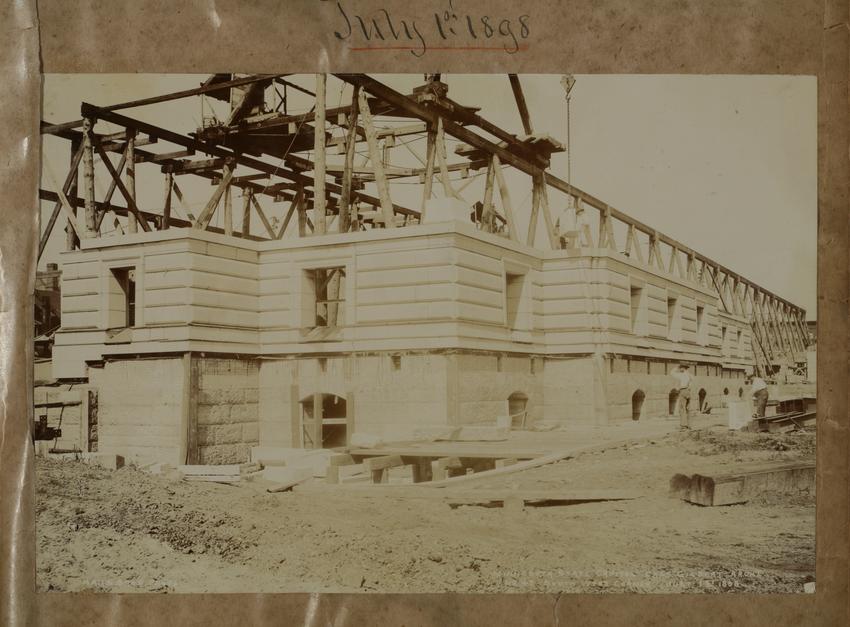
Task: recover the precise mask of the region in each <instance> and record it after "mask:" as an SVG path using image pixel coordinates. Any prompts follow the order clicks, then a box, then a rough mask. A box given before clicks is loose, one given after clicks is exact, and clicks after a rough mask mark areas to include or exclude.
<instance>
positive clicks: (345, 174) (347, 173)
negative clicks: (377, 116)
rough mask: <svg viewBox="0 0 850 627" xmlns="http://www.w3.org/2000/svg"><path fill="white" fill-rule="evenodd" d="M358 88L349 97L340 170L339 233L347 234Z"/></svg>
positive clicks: (349, 215)
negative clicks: (342, 160)
mask: <svg viewBox="0 0 850 627" xmlns="http://www.w3.org/2000/svg"><path fill="white" fill-rule="evenodd" d="M359 93H360V86H359V85H355V86H354V94H353V95H352V96H351V114H350V115H349V117H348V137H347V139H346V143H345V164H344V166H343V170H342V195H341V197H340V201H339V231H340V233H344V232H347V231H348V230H349V229H350V228H351V174H352V170H353V169H354V149H355V148H356V146H357V114H358V112H359V108H360V107H359V105H360V103H359V102H358V95H359Z"/></svg>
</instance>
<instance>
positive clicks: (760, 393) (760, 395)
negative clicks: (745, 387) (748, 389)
mask: <svg viewBox="0 0 850 627" xmlns="http://www.w3.org/2000/svg"><path fill="white" fill-rule="evenodd" d="M751 381H752V393H753V400H754V401H755V403H756V416H757V417H758V418H764V410H765V408H766V407H767V397H768V392H767V382H766V381H765V380H764V379H762V378H761V377H760V376H758V375H754V376H753V377H752V379H751Z"/></svg>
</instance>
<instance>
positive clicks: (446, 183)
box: [435, 117, 463, 200]
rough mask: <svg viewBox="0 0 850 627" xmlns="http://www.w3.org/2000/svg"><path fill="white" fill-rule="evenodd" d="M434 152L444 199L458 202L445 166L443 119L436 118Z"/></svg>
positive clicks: (458, 197)
mask: <svg viewBox="0 0 850 627" xmlns="http://www.w3.org/2000/svg"><path fill="white" fill-rule="evenodd" d="M435 149H436V150H435V152H436V155H437V163H438V164H439V166H440V182H441V183H442V184H443V193H444V194H445V195H446V198H449V197H454V198H457V199H458V200H463V198H461V197H460V196H458V194H457V192H456V191H455V190H454V188H453V187H452V184H451V181H450V180H449V168H448V166H447V164H446V136H445V132H444V131H443V118H442V117H439V118H437V134H436V136H435Z"/></svg>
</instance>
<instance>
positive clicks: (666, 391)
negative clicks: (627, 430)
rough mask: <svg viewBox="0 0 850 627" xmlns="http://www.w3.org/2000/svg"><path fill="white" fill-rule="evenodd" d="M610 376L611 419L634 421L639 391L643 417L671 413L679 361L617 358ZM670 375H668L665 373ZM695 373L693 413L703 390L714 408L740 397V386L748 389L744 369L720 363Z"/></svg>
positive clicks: (697, 368)
mask: <svg viewBox="0 0 850 627" xmlns="http://www.w3.org/2000/svg"><path fill="white" fill-rule="evenodd" d="M609 365H610V369H613V370H614V372H610V370H609V372H608V374H607V376H606V379H607V380H606V393H607V398H608V415H609V421H610V422H622V421H630V420H632V419H633V416H632V397H633V395H634V394H635V392H637V391H638V390H641V391H642V392H643V393H644V401H643V405H642V410H641V415H640V419H641V420H642V419H645V418H657V417H663V416H669V415H670V412H669V409H670V407H669V395H670V392H671V391H672V390H674V389H675V388H676V387H677V382H676V380H675V379H674V378H673V376H672V373H673V372H674V369H675V367H676V366H678V362H669V361H668V362H665V361H658V360H644V359H614V361H613V363H612V364H609ZM665 370H666V372H667V374H664V372H665ZM690 373H691V377H692V380H691V405H690V408H691V412H696V411H697V410H698V407H699V392H700V390H705V392H706V396H705V402H707V403H708V404H709V405H710V406H711V407H712V408H713V411H717V410H718V409H720V408H721V407H723V406H725V402H726V400H727V398H726V395H725V394H724V390H728V392H729V395H728V397H729V398H732V399H737V398H738V391H739V389H743V390H744V397H745V398H747V394H748V390H747V386H746V385H744V373H743V371H740V370H723V369H721V368H720V367H719V366H713V365H706V364H697V365H696V366H692V367H691V369H690Z"/></svg>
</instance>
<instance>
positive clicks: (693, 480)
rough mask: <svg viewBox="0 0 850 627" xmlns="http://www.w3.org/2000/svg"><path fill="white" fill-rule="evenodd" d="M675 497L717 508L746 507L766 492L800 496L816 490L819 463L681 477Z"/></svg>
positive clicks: (759, 465)
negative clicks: (816, 466)
mask: <svg viewBox="0 0 850 627" xmlns="http://www.w3.org/2000/svg"><path fill="white" fill-rule="evenodd" d="M670 489H671V493H673V494H674V495H678V496H679V497H680V498H682V499H684V500H686V501H688V502H690V503H694V504H697V505H703V506H706V507H713V506H719V505H732V504H735V503H745V502H747V501H748V500H749V499H751V498H752V497H754V496H758V495H759V494H762V493H764V492H771V493H778V494H792V495H796V494H799V493H800V492H801V491H802V492H806V491H808V492H813V491H814V489H815V462H814V461H812V460H802V461H796V462H778V463H767V464H764V463H757V464H749V465H741V466H740V467H739V468H738V469H737V470H736V471H732V472H724V473H721V474H716V475H713V474H700V473H697V474H693V475H690V476H687V475H682V474H677V475H674V476H673V478H672V479H671V480H670Z"/></svg>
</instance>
